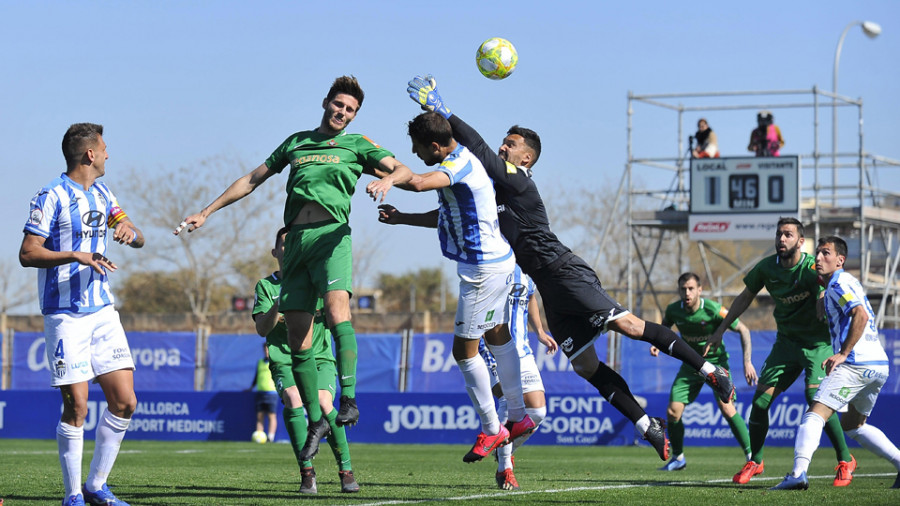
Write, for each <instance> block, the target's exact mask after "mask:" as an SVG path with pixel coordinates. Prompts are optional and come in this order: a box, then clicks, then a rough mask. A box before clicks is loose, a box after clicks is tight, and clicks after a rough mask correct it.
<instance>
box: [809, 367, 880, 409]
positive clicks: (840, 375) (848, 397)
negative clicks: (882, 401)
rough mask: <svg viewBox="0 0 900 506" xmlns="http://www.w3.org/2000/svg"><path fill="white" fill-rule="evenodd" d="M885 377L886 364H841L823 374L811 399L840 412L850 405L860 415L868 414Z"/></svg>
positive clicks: (873, 405)
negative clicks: (823, 376) (823, 377)
mask: <svg viewBox="0 0 900 506" xmlns="http://www.w3.org/2000/svg"><path fill="white" fill-rule="evenodd" d="M887 378H888V366H886V365H879V366H864V365H848V364H841V365H839V366H837V367H836V368H835V369H834V370H833V371H831V374H829V375H828V376H825V379H824V380H822V383H821V384H819V389H818V390H816V396H815V397H814V398H813V400H814V401H816V402H819V403H822V404H824V405H826V406H828V407H829V408H831V409H833V410H835V411H840V412H844V411H846V408H847V404H852V405H853V407H854V408H855V409H856V411H859V413H860V414H861V415H865V416H869V415H870V414H871V413H872V408H874V407H875V400H876V399H877V398H878V393H879V392H881V387H883V386H884V383H885V382H886V381H887Z"/></svg>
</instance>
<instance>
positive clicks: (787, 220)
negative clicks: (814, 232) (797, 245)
mask: <svg viewBox="0 0 900 506" xmlns="http://www.w3.org/2000/svg"><path fill="white" fill-rule="evenodd" d="M782 225H794V226H795V227H797V233H798V234H799V235H800V237H804V235H803V224H802V223H800V220H798V219H797V218H794V217H792V216H783V217H781V218H779V219H778V225H777V226H776V227H775V228H776V229H777V228H781V227H782Z"/></svg>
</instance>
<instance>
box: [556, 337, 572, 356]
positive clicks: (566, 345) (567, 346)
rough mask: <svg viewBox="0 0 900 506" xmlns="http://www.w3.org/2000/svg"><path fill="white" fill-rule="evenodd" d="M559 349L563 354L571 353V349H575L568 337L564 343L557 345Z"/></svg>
mask: <svg viewBox="0 0 900 506" xmlns="http://www.w3.org/2000/svg"><path fill="white" fill-rule="evenodd" d="M559 347H560V348H562V351H563V352H565V353H571V352H572V348H574V347H575V342H574V341H572V338H571V337H569V338H567V339H566V340H565V341H563V342H562V344H560V345H559Z"/></svg>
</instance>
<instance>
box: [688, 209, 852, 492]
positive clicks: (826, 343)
mask: <svg viewBox="0 0 900 506" xmlns="http://www.w3.org/2000/svg"><path fill="white" fill-rule="evenodd" d="M803 241H804V238H803V224H802V223H800V221H799V220H797V219H796V218H781V219H780V220H778V226H777V229H776V232H775V251H776V253H775V254H774V255H772V256H769V257H766V258H764V259H762V260H760V262H759V263H757V264H756V266H755V267H753V269H752V270H751V271H750V272H749V273H747V275H746V276H744V285H745V286H746V288H744V291H743V292H741V294H740V295H738V296H737V298H735V299H734V302H732V303H731V308H730V309H729V310H728V315H727V316H726V317H725V319H724V321H722V323H721V324H720V325H719V328H718V329H716V332H715V333H714V334H713V335H712V336H711V337H710V338H709V341H707V344H706V348H705V349H704V351H705V352H707V351H709V350H712V349H715V347H717V346H718V345H719V343H721V342H722V334H723V333H724V332H725V330H726V329H727V328H728V326H729V325H731V322H733V321H734V320H735V319H736V318H738V317H739V316H740V315H742V314H743V313H744V311H745V310H746V309H747V308H748V307H749V306H750V303H751V302H753V299H754V298H755V297H756V294H757V293H759V291H760V290H762V288H763V287H765V288H766V290H767V291H768V292H769V295H771V296H772V299H773V300H774V301H775V312H774V316H775V324H776V326H777V328H778V333H777V334H776V337H775V344H773V345H772V351H771V352H770V353H769V356H768V357H767V358H766V362H765V364H763V368H762V372H761V373H760V375H759V384H758V385H757V386H756V393H755V394H754V396H753V406H751V408H750V417H749V422H750V423H749V429H750V451H751V453H752V454H753V455H752V457H751V460H750V461H748V462H747V463H746V464H745V465H744V467H743V468H742V469H741V470H740V471H739V472H738V473H737V474H736V475H734V478H733V481H734V482H735V483H747V482H749V481H750V478H752V477H753V476H756V475H758V474H762V472H763V470H764V469H765V464H764V462H763V446H764V445H765V441H766V434H768V432H769V406H771V405H772V402H773V401H774V400H775V398H776V397H778V395H779V394H781V392H784V391H785V390H787V388H788V387H790V386H791V385H792V384H793V383H794V381H795V380H796V379H797V378H798V377H799V376H800V373H801V372H805V374H806V391H805V394H806V402H807V404H809V403H811V402H812V399H813V397H814V396H815V393H816V389H818V388H819V383H820V382H821V381H822V380H823V379H825V370H824V369H823V368H822V363H823V362H825V360H826V359H828V357H830V356H831V355H833V354H834V352H833V351H832V349H831V336H830V334H829V333H828V326H827V325H826V324H825V322H824V320H823V319H822V318H820V317H819V316H818V315H817V314H816V301H817V300H818V298H819V296H820V293H821V292H822V291H823V288H822V286H821V285H820V284H819V279H818V275H817V274H816V268H815V267H816V261H815V258H813V256H812V255H809V254H807V253H804V252H803V251H802V250H801V247H802V246H803ZM825 433H826V434H827V435H828V439H830V440H831V444H832V446H833V447H834V449H835V452H836V453H837V459H838V465H837V467H835V470H836V471H837V475H836V476H835V478H834V486H836V487H845V486H847V485H849V484H850V482H851V481H852V480H853V474H852V473H853V470H854V469H856V459H854V458H853V456H852V455H850V450H849V449H848V448H847V442H846V440H845V439H844V432H843V431H842V430H841V423H840V420H838V417H837V415H832V417H831V418H829V419H828V422H827V423H826V425H825Z"/></svg>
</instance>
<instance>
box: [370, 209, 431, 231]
mask: <svg viewBox="0 0 900 506" xmlns="http://www.w3.org/2000/svg"><path fill="white" fill-rule="evenodd" d="M378 221H380V222H382V223H387V224H388V225H411V226H413V227H425V228H437V225H438V210H437V209H435V210H433V211H428V212H427V213H403V212H400V210H399V209H397V208H396V207H394V206H392V205H390V204H381V205H380V206H378Z"/></svg>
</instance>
